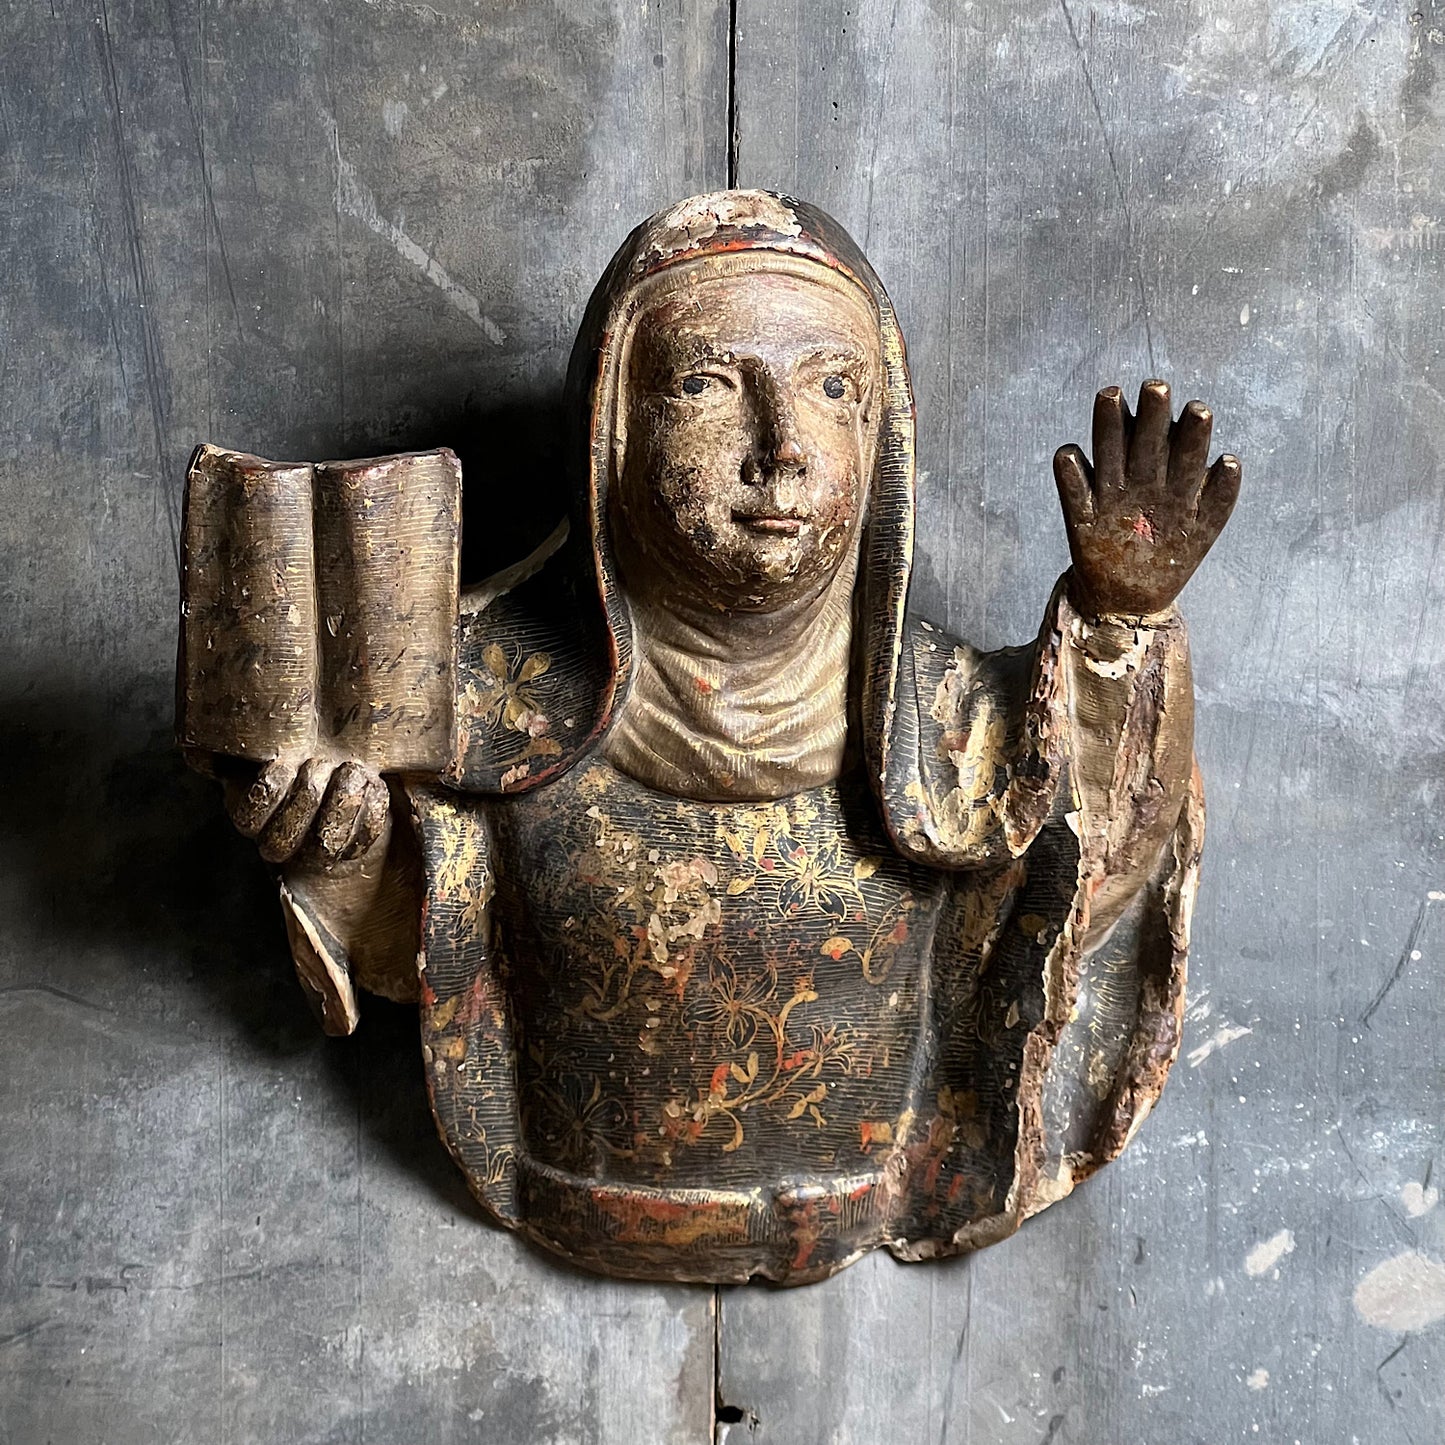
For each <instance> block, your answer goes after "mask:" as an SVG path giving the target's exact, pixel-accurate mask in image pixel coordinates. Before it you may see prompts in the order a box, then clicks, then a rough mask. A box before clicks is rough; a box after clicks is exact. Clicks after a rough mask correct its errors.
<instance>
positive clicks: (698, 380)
mask: <svg viewBox="0 0 1445 1445" xmlns="http://www.w3.org/2000/svg"><path fill="white" fill-rule="evenodd" d="M682 389H683V390H684V391H685V392H686V393H687V394H688V395H689V396H700V395H701V394H702V393H703V392H705V391H706V390H707V377H705V376H685V377H683V379H682Z"/></svg>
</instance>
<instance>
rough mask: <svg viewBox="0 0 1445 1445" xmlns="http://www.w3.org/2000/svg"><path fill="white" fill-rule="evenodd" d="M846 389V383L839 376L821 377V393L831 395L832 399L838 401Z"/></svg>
mask: <svg viewBox="0 0 1445 1445" xmlns="http://www.w3.org/2000/svg"><path fill="white" fill-rule="evenodd" d="M847 389H848V385H847V383H846V382H845V381H844V380H843V378H842V377H841V376H829V377H825V378H824V379H823V395H824V396H827V397H831V398H832V399H833V400H834V401H840V400H841V399H842V396H843V393H844V392H845V391H847Z"/></svg>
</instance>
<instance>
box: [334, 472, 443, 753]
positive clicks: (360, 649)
mask: <svg viewBox="0 0 1445 1445" xmlns="http://www.w3.org/2000/svg"><path fill="white" fill-rule="evenodd" d="M460 518H461V465H460V463H459V462H458V461H457V459H456V457H455V455H454V454H453V453H452V452H450V451H448V450H446V449H445V448H443V449H440V450H437V451H431V452H415V453H408V454H403V455H400V456H391V457H379V458H374V459H372V460H369V461H358V462H320V463H318V464H317V466H316V468H315V538H316V540H315V548H316V579H317V580H316V591H317V621H318V637H319V668H318V683H319V686H318V692H319V696H320V699H321V701H320V709H319V726H320V731H321V735H322V737H323V738H331V739H333V740H334V742H335V746H336V747H337V748H338V749H339V750H340V751H341V752H343V753H345V754H346V755H347V756H348V757H354V758H359V759H360V760H361V761H363V762H367V763H370V764H371V765H372V766H373V767H375V768H377V769H379V770H381V771H384V772H406V771H416V772H440V771H441V770H442V769H444V768H445V767H446V766H447V765H448V764H449V763H450V761H451V754H452V747H453V719H454V712H455V706H456V687H457V682H456V670H457V600H458V592H459V585H460V577H459V568H460V560H459V559H460V546H459V543H460Z"/></svg>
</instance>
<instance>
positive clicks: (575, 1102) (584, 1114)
mask: <svg viewBox="0 0 1445 1445" xmlns="http://www.w3.org/2000/svg"><path fill="white" fill-rule="evenodd" d="M532 1092H533V1094H534V1097H535V1098H536V1101H537V1103H538V1105H539V1106H540V1107H539V1112H540V1115H541V1118H540V1120H539V1123H540V1124H541V1126H542V1128H541V1132H542V1135H543V1137H545V1138H546V1139H547V1140H548V1142H549V1143H550V1144H551V1145H552V1147H553V1148H554V1149H555V1150H556V1151H557V1154H558V1157H559V1158H560V1159H562V1160H564V1161H565V1162H566V1163H567V1164H569V1165H571V1166H574V1167H580V1166H585V1165H589V1164H591V1163H592V1162H593V1160H594V1159H595V1158H596V1157H597V1155H598V1154H599V1153H607V1154H612V1155H625V1154H626V1153H627V1150H626V1149H625V1148H624V1147H623V1146H622V1145H620V1144H619V1143H618V1142H617V1140H618V1139H619V1138H620V1137H621V1136H622V1135H623V1133H624V1132H625V1130H626V1127H627V1112H626V1110H625V1109H624V1108H623V1107H622V1104H621V1103H620V1102H619V1101H618V1100H617V1099H615V1098H612V1097H611V1096H610V1095H607V1094H604V1093H603V1092H602V1083H601V1080H599V1079H597V1078H595V1077H593V1078H591V1079H589V1078H587V1077H585V1076H583V1075H581V1074H575V1073H564V1074H561V1075H559V1076H554V1077H553V1078H552V1079H551V1080H549V1081H548V1082H547V1083H539V1084H538V1085H537V1086H536V1088H535V1089H534V1090H533V1091H532Z"/></svg>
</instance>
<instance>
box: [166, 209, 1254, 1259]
mask: <svg viewBox="0 0 1445 1445" xmlns="http://www.w3.org/2000/svg"><path fill="white" fill-rule="evenodd" d="M568 396H569V401H568V405H569V412H570V424H571V426H572V434H571V438H570V446H571V460H572V467H573V476H572V480H573V483H574V487H573V498H574V502H573V508H572V512H571V516H570V518H569V521H568V523H567V524H566V525H565V526H564V527H561V528H559V529H558V531H557V533H555V534H554V536H553V538H552V539H551V541H550V542H549V543H548V545H547V546H546V547H544V548H543V549H542V551H541V552H540V553H539V554H538V555H536V556H534V557H531V558H528V559H526V560H525V561H523V562H521V563H519V565H518V566H516V567H514V568H512V569H510V570H509V571H508V572H506V573H504V574H502V575H501V576H499V577H495V578H493V579H491V580H489V581H488V582H486V583H484V584H483V585H482V586H480V587H478V588H475V589H473V590H471V591H466V592H461V593H460V594H459V593H458V579H457V561H456V558H457V531H458V522H457V518H458V516H459V487H460V478H459V469H458V467H457V465H456V462H455V459H454V458H453V457H452V456H451V454H450V453H448V452H445V451H441V452H435V453H424V454H416V455H408V456H404V457H391V458H381V459H377V460H372V461H367V462H356V463H325V464H319V465H316V466H308V465H299V466H288V465H279V464H275V463H270V462H264V461H262V460H260V459H259V458H255V457H248V456H244V455H242V454H239V453H233V452H222V451H219V450H217V449H214V448H203V449H202V450H201V451H200V452H199V453H198V454H197V457H196V460H195V462H194V464H193V466H192V470H191V477H190V486H189V489H188V510H187V524H186V558H185V563H186V572H185V583H184V597H183V606H182V612H183V619H182V649H181V668H180V688H179V695H180V707H179V713H180V717H179V729H180V737H181V742H182V744H183V746H184V747H185V748H186V750H187V754H188V756H189V757H190V758H191V759H192V760H193V761H194V762H195V763H196V764H197V765H198V766H201V767H203V768H206V769H207V770H209V771H211V772H214V773H215V774H216V775H218V776H219V777H221V778H222V779H223V781H224V782H225V785H226V796H227V805H228V808H229V810H230V813H231V816H232V818H233V819H234V821H235V822H236V824H237V826H238V827H240V828H241V829H242V831H243V832H245V833H246V834H247V835H248V836H252V837H255V838H256V839H257V841H258V843H259V845H260V850H261V853H262V856H263V857H264V858H265V859H267V860H268V862H270V863H271V864H272V865H274V866H275V868H276V870H277V874H278V878H279V884H280V892H281V900H282V906H283V908H284V910H285V914H286V919H287V924H288V929H289V934H290V939H291V944H292V949H293V953H294V956H295V961H296V964H297V968H298V971H299V974H300V977H301V979H302V981H303V983H304V985H305V986H306V988H307V990H308V992H309V993H310V995H311V996H312V998H313V1000H314V1001H315V1003H316V1004H317V1007H318V1010H319V1012H320V1015H321V1018H322V1021H323V1024H324V1026H325V1027H326V1028H327V1029H328V1030H330V1031H332V1032H336V1033H348V1032H350V1031H351V1030H352V1029H353V1028H355V1027H356V1026H357V1021H358V1013H359V1009H358V1003H357V991H358V988H360V989H369V990H373V991H375V992H377V993H380V994H383V995H386V996H387V997H390V998H394V999H406V1000H416V1001H417V1002H418V1003H419V1006H420V1013H421V1045H422V1050H421V1051H422V1058H423V1066H424V1070H425V1075H426V1080H427V1086H428V1088H429V1090H430V1093H431V1099H432V1105H433V1109H434V1111H435V1114H436V1120H437V1125H438V1128H439V1130H440V1132H441V1136H442V1138H443V1140H444V1141H445V1143H446V1146H447V1148H448V1149H449V1150H450V1151H451V1153H452V1155H453V1156H454V1158H455V1159H456V1162H457V1164H458V1165H459V1166H460V1168H461V1169H462V1170H463V1172H464V1173H465V1174H466V1177H467V1180H468V1181H469V1183H470V1185H471V1188H472V1190H473V1192H474V1193H475V1195H476V1197H477V1199H478V1200H479V1201H480V1202H481V1205H482V1207H483V1208H484V1209H485V1210H486V1212H487V1214H488V1215H489V1216H490V1217H491V1218H493V1219H494V1220H496V1221H497V1222H498V1223H501V1224H504V1225H507V1226H509V1227H511V1228H515V1229H519V1230H522V1231H524V1232H525V1233H526V1234H528V1235H529V1236H531V1237H532V1238H533V1239H535V1240H537V1241H539V1242H541V1243H542V1244H544V1245H546V1246H547V1247H549V1248H550V1249H553V1250H555V1251H557V1252H559V1253H561V1254H563V1255H565V1256H567V1257H568V1258H570V1259H573V1260H575V1261H577V1262H578V1263H580V1264H583V1265H586V1266H588V1267H590V1268H593V1269H597V1270H602V1271H606V1272H608V1273H612V1274H619V1275H633V1276H645V1277H655V1278H666V1279H684V1280H686V1279H694V1280H741V1279H746V1278H748V1277H750V1276H754V1275H761V1276H766V1277H767V1278H770V1279H773V1280H778V1281H782V1282H788V1283H800V1282H805V1281H808V1280H812V1279H817V1278H820V1277H822V1276H824V1275H827V1274H829V1273H831V1272H832V1271H834V1270H836V1269H838V1268H840V1267H841V1266H843V1265H845V1264H847V1263H848V1262H850V1261H851V1260H853V1259H854V1258H856V1257H857V1256H858V1255H859V1254H860V1253H862V1252H863V1251H865V1250H868V1249H871V1248H874V1247H875V1246H878V1245H886V1246H887V1247H888V1248H889V1249H890V1250H891V1251H892V1252H893V1253H894V1254H895V1255H897V1256H898V1257H899V1258H902V1259H909V1260H917V1259H926V1258H931V1257H934V1256H937V1255H946V1254H953V1253H957V1252H959V1251H962V1250H968V1249H973V1248H976V1247H978V1246H980V1245H984V1244H988V1243H991V1242H993V1241H995V1240H998V1239H1001V1238H1003V1237H1004V1236H1005V1235H1008V1234H1010V1233H1012V1232H1013V1231H1014V1230H1015V1229H1017V1228H1018V1227H1019V1225H1020V1224H1021V1223H1022V1222H1023V1220H1024V1219H1026V1218H1027V1217H1028V1216H1029V1215H1030V1214H1033V1213H1035V1212H1037V1211H1038V1210H1039V1209H1042V1208H1043V1207H1044V1206H1045V1205H1047V1204H1050V1203H1052V1202H1053V1201H1055V1200H1057V1199H1059V1198H1061V1197H1062V1196H1063V1195H1065V1194H1067V1193H1068V1192H1069V1191H1070V1190H1071V1189H1072V1188H1073V1187H1074V1185H1075V1184H1076V1183H1078V1182H1079V1181H1080V1180H1081V1179H1083V1178H1085V1177H1086V1176H1087V1175H1088V1174H1090V1173H1091V1172H1092V1171H1093V1170H1094V1169H1096V1168H1097V1167H1098V1166H1099V1165H1100V1164H1102V1163H1104V1162H1105V1161H1107V1160H1108V1159H1110V1158H1112V1157H1113V1156H1114V1155H1116V1154H1117V1153H1118V1152H1119V1151H1120V1150H1121V1149H1122V1148H1123V1147H1124V1145H1125V1143H1126V1142H1127V1140H1128V1139H1129V1137H1130V1136H1131V1134H1132V1133H1133V1131H1134V1130H1135V1129H1136V1128H1137V1127H1138V1125H1139V1124H1140V1122H1141V1121H1142V1120H1143V1118H1144V1116H1145V1115H1146V1114H1147V1113H1148V1111H1149V1108H1150V1107H1151V1105H1152V1104H1153V1103H1154V1101H1155V1099H1156V1098H1157V1096H1158V1094H1159V1091H1160V1088H1161V1087H1162V1085H1163V1083H1164V1079H1165V1075H1166V1074H1167V1072H1168V1070H1169V1067H1170V1064H1171V1062H1172V1061H1173V1059H1174V1056H1175V1054H1176V1052H1177V1049H1178V1043H1179V1025H1180V1015H1181V1012H1182V1008H1183V1000H1184V971H1185V958H1186V953H1187V950H1188V939H1189V915H1190V909H1191V905H1192V901H1193V896H1194V888H1195V880H1196V873H1197V868H1198V863H1199V854H1200V846H1201V840H1202V831H1203V803H1202V797H1201V793H1200V787H1199V780H1198V777H1197V774H1196V773H1195V770H1194V766H1193V755H1192V727H1193V703H1192V693H1191V683H1190V675H1189V655H1188V646H1187V642H1186V638H1185V630H1184V624H1183V622H1182V621H1181V620H1180V618H1179V615H1178V612H1177V611H1176V609H1175V605H1174V603H1175V598H1176V596H1177V595H1178V593H1179V591H1180V589H1181V588H1182V587H1183V586H1184V584H1185V582H1187V581H1188V579H1189V577H1190V575H1191V574H1192V572H1193V571H1194V568H1195V567H1196V566H1197V565H1198V563H1199V562H1200V560H1201V559H1202V558H1203V556H1204V554H1205V553H1206V552H1207V551H1208V549H1209V547H1210V545H1211V544H1212V543H1213V541H1214V539H1215V538H1216V537H1217V536H1218V534H1219V531H1220V529H1221V528H1222V527H1223V526H1224V523H1225V521H1226V520H1227V518H1228V516H1229V512H1230V509H1231V507H1232V506H1233V503H1234V500H1235V496H1236V494H1237V492H1238V488H1239V478H1240V469H1239V464H1238V463H1237V462H1236V461H1235V460H1234V459H1233V458H1232V457H1221V458H1220V459H1219V460H1218V461H1216V462H1215V463H1214V464H1213V465H1212V466H1209V465H1208V448H1209V440H1210V427H1211V418H1210V414H1209V412H1208V411H1207V410H1206V409H1205V408H1204V407H1203V406H1201V405H1200V404H1199V403H1197V402H1191V403H1190V404H1189V405H1188V406H1187V407H1185V408H1184V410H1183V412H1182V413H1181V414H1180V415H1179V417H1178V418H1177V419H1174V418H1173V417H1172V414H1171V404H1170V396H1169V389H1168V387H1167V386H1165V385H1164V384H1163V383H1162V382H1157V381H1151V382H1146V383H1145V384H1144V387H1143V389H1142V390H1141V392H1140V394H1139V400H1138V408H1137V411H1136V412H1135V413H1133V414H1131V413H1130V411H1129V409H1128V407H1127V406H1126V404H1125V402H1124V400H1123V399H1122V397H1121V395H1120V393H1119V391H1118V390H1117V389H1115V388H1109V389H1107V390H1105V391H1102V392H1100V393H1099V395H1098V397H1097V399H1096V401H1095V406H1094V441H1093V460H1092V464H1091V463H1090V462H1089V461H1088V460H1086V458H1085V456H1084V454H1083V453H1082V452H1081V451H1080V450H1079V449H1078V448H1076V447H1065V448H1064V449H1063V450H1061V451H1060V452H1059V454H1058V455H1057V457H1056V458H1055V474H1056V479H1057V482H1058V488H1059V495H1060V498H1061V501H1062V504H1063V511H1064V523H1065V526H1066V528H1067V530H1068V536H1069V542H1070V547H1071V551H1072V557H1073V566H1072V567H1071V569H1070V571H1069V572H1068V573H1067V574H1066V576H1065V577H1064V578H1063V579H1062V580H1061V581H1060V583H1059V584H1058V585H1057V586H1056V587H1055V589H1054V592H1053V595H1052V598H1051V599H1050V600H1049V602H1048V605H1047V607H1046V609H1045V612H1044V616H1043V623H1042V626H1041V628H1040V630H1039V634H1038V637H1037V638H1036V640H1035V641H1034V642H1033V643H1031V644H1029V645H1027V646H1023V647H1016V648H1008V649H1005V650H1003V651H1000V652H991V653H987V652H980V651H978V650H976V649H974V648H972V647H970V646H969V645H968V644H967V643H966V642H963V641H961V640H959V639H957V638H954V637H950V636H948V635H947V634H946V633H944V632H943V631H942V630H940V629H939V628H936V627H933V626H930V625H929V624H928V623H927V622H924V621H921V620H918V619H916V618H914V617H913V616H911V615H910V614H909V612H908V610H907V600H908V580H909V569H910V565H911V558H912V551H913V524H914V460H913V434H914V433H913V429H914V414H913V398H912V393H911V390H910V386H909V379H908V370H907V366H906V363H905V359H904V349H903V341H902V338H901V336H900V334H899V330H898V324H897V321H896V319H895V317H894V314H893V311H892V308H891V306H890V305H889V302H888V297H887V295H886V294H885V292H884V290H883V288H882V286H881V285H880V284H879V282H878V279H877V278H876V277H875V276H874V274H873V272H872V270H871V269H870V267H869V265H868V263H867V261H866V260H865V259H864V257H863V256H862V255H861V253H860V252H859V251H858V249H857V247H856V246H855V245H854V243H853V242H852V241H851V240H850V239H849V237H848V236H847V235H846V234H845V233H844V232H843V231H842V229H841V228H840V227H839V226H838V225H837V223H836V222H834V221H832V220H831V219H830V218H828V217H827V216H825V215H823V214H822V213H821V212H819V211H817V210H816V209H814V208H812V207H810V206H807V205H804V204H801V203H798V202H795V201H792V200H788V199H786V198H783V197H780V196H775V195H771V194H768V193H764V192H755V191H730V192H722V193H719V194H716V195H710V196H702V197H697V198H695V199H692V200H688V201H684V202H682V203H680V204H679V205H677V206H675V207H673V208H671V209H670V210H668V211H666V212H663V213H661V214H659V215H657V216H655V217H653V218H652V219H651V220H649V221H647V222H646V223H645V224H643V225H642V226H640V227H639V228H638V229H637V230H636V231H635V232H634V233H633V234H632V235H631V236H630V237H629V238H628V240H627V241H626V243H625V244H624V245H623V247H622V249H621V250H620V251H619V252H618V254H617V256H616V257H615V259H614V260H613V262H612V264H611V266H610V267H609V268H608V270H607V273H606V275H605V276H604V277H603V279H602V281H601V282H600V283H599V285H598V287H597V290H596V292H595V293H594V295H593V297H592V301H591V303H590V305H589V307H588V309H587V313H586V316H585V318H584V320H583V323H582V327H581V332H580V335H579V337H578V340H577V345H576V348H575V350H574V352H573V357H572V364H571V368H570V372H569V379H568Z"/></svg>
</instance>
